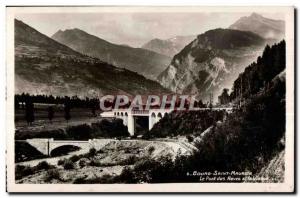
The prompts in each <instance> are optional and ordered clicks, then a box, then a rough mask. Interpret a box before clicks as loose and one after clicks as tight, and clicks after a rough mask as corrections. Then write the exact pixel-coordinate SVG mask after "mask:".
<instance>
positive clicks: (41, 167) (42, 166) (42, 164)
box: [35, 161, 53, 170]
mask: <svg viewBox="0 0 300 198" xmlns="http://www.w3.org/2000/svg"><path fill="white" fill-rule="evenodd" d="M52 167H53V166H51V165H50V164H49V163H48V162H46V161H42V162H40V163H38V165H36V166H35V168H36V169H37V170H48V169H50V168H52Z"/></svg>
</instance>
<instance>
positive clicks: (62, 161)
mask: <svg viewBox="0 0 300 198" xmlns="http://www.w3.org/2000/svg"><path fill="white" fill-rule="evenodd" d="M65 161H66V158H64V159H59V160H58V161H57V165H58V166H62V165H64V163H65Z"/></svg>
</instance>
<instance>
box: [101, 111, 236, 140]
mask: <svg viewBox="0 0 300 198" xmlns="http://www.w3.org/2000/svg"><path fill="white" fill-rule="evenodd" d="M205 110H212V111H220V110H225V111H226V112H228V113H231V112H232V108H221V107H218V108H195V109H194V111H205ZM172 111H173V109H150V110H133V109H113V110H112V111H106V112H103V113H101V117H104V118H105V117H111V118H119V119H122V120H123V124H124V125H125V126H127V128H128V132H129V133H130V135H134V133H135V125H136V123H135V118H136V117H138V116H144V117H148V120H149V124H148V126H149V130H151V129H152V127H153V126H154V124H156V123H157V122H159V120H160V119H162V118H163V117H164V116H165V115H166V114H168V113H171V112H172Z"/></svg>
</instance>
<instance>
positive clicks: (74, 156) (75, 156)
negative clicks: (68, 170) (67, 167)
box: [70, 155, 80, 162]
mask: <svg viewBox="0 0 300 198" xmlns="http://www.w3.org/2000/svg"><path fill="white" fill-rule="evenodd" d="M79 159H80V157H79V156H78V155H73V156H72V157H70V160H71V161H72V162H77V161H78V160H79Z"/></svg>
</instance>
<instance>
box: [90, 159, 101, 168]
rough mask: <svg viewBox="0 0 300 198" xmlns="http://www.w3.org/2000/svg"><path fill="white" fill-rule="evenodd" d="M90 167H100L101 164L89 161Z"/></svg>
mask: <svg viewBox="0 0 300 198" xmlns="http://www.w3.org/2000/svg"><path fill="white" fill-rule="evenodd" d="M90 166H101V163H100V162H99V161H96V160H94V159H93V160H91V161H90Z"/></svg>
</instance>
